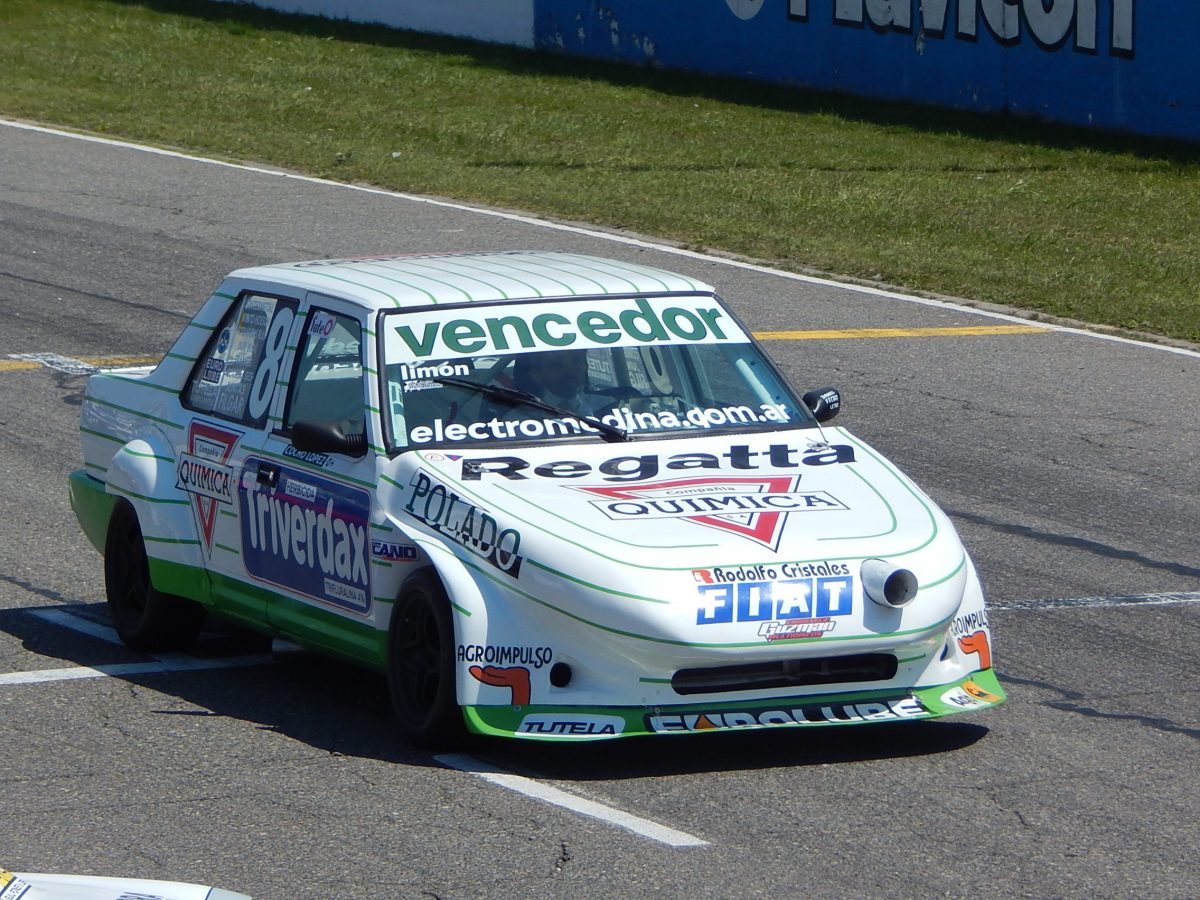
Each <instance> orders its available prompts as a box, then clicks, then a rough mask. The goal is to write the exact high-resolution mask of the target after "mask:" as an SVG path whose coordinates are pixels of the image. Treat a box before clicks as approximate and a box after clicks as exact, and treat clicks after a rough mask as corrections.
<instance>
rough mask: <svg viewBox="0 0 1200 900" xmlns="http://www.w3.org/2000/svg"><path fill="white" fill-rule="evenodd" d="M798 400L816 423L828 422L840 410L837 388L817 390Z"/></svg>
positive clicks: (839, 397) (839, 395)
mask: <svg viewBox="0 0 1200 900" xmlns="http://www.w3.org/2000/svg"><path fill="white" fill-rule="evenodd" d="M800 399H801V400H803V401H804V405H805V406H807V407H808V411H809V412H810V413H812V414H813V418H814V419H816V420H817V421H818V422H828V421H829V420H830V419H832V418H833V417H834V416H836V415H837V414H838V411H839V410H841V408H842V395H841V394H839V393H838V390H837V388H817V389H816V390H815V391H809V392H808V393H807V394H805V395H804V396H803V397H801V398H800Z"/></svg>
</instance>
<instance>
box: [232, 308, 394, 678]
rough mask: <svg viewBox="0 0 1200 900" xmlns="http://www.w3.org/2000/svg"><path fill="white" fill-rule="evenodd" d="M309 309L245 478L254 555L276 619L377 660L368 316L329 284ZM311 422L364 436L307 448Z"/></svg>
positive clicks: (250, 554) (374, 424)
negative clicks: (331, 293)
mask: <svg viewBox="0 0 1200 900" xmlns="http://www.w3.org/2000/svg"><path fill="white" fill-rule="evenodd" d="M301 316H302V321H301V324H300V327H299V330H298V334H297V337H296V342H295V354H294V360H293V361H292V364H291V367H290V374H289V375H288V377H287V378H286V382H285V383H284V384H282V385H281V396H280V397H279V398H278V399H277V403H278V410H277V414H276V415H275V416H273V418H272V422H271V427H268V428H266V429H264V430H263V431H262V432H261V433H260V434H259V435H257V436H256V440H255V446H254V447H253V448H252V452H250V453H248V455H247V458H246V461H245V464H244V475H243V477H242V478H241V480H240V482H239V486H238V491H239V504H238V505H239V514H240V515H241V517H242V525H241V537H242V561H243V564H244V566H245V569H246V573H247V575H248V576H249V577H250V578H251V579H252V580H253V581H254V582H256V583H258V584H261V585H264V586H268V587H269V588H270V590H271V591H272V594H273V596H272V599H271V604H270V607H269V610H268V619H269V621H270V624H271V626H272V628H273V629H275V630H277V631H279V632H281V633H283V634H287V635H289V636H291V637H293V638H294V639H296V640H299V641H301V642H302V643H305V644H307V645H310V646H316V647H319V648H321V649H324V650H327V651H330V652H334V653H337V654H339V655H342V656H347V657H351V658H355V659H360V660H364V661H367V660H369V659H371V658H374V655H375V654H376V653H377V651H378V644H379V641H378V635H379V633H380V632H379V629H378V628H377V627H376V614H377V610H376V608H375V604H374V602H373V597H372V593H371V540H370V519H371V507H372V502H373V497H374V484H375V468H376V454H375V451H374V450H373V449H372V447H373V446H377V445H378V444H379V441H378V440H377V437H376V434H377V431H378V427H379V426H378V416H377V415H374V414H370V415H369V413H371V410H370V409H369V405H368V403H367V397H368V392H367V385H366V383H365V382H364V376H365V373H366V371H367V368H366V366H365V365H364V359H365V358H366V357H365V356H364V353H365V351H366V347H365V340H364V338H365V337H366V335H367V328H366V326H365V320H364V318H363V312H362V311H361V310H360V309H358V308H356V307H354V306H352V305H350V304H347V303H345V302H343V301H339V300H337V299H335V298H331V297H326V296H322V295H315V294H310V295H309V296H308V298H307V299H306V302H305V304H304V306H303V307H302V310H301ZM299 422H309V423H320V424H322V425H325V426H330V425H332V426H336V427H337V428H338V430H339V431H340V432H341V433H342V434H345V435H362V436H363V438H362V440H361V441H356V442H355V447H354V449H353V450H350V449H347V451H346V452H322V453H315V452H309V451H304V450H299V449H297V448H296V446H295V444H293V442H292V431H293V426H294V425H296V424H297V423H299ZM385 626H386V621H385V622H384V627H385Z"/></svg>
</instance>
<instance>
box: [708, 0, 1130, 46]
mask: <svg viewBox="0 0 1200 900" xmlns="http://www.w3.org/2000/svg"><path fill="white" fill-rule="evenodd" d="M734 2H735V0H731V7H732V6H733V4H734ZM830 3H831V4H832V14H833V21H834V22H835V23H836V24H841V25H863V24H868V25H872V26H874V27H875V28H878V29H887V30H895V31H902V32H910V31H916V32H918V33H920V34H923V35H926V36H931V37H946V36H948V32H949V31H950V27H949V24H950V17H951V13H952V12H953V13H954V20H955V24H954V28H953V36H955V37H958V38H961V39H964V40H975V39H976V38H977V36H978V31H979V30H980V29H979V23H980V21H981V20H982V22H983V25H984V28H985V29H986V30H987V31H989V32H991V34H992V35H993V36H994V37H995V38H996V40H998V41H1000V42H1001V43H1003V44H1015V43H1018V42H1019V41H1020V40H1021V37H1022V35H1026V34H1027V35H1029V37H1031V38H1032V39H1033V40H1034V41H1036V42H1037V43H1038V44H1040V45H1042V46H1043V47H1058V46H1059V45H1061V44H1062V43H1063V42H1064V41H1066V39H1067V37H1068V36H1069V35H1070V34H1071V33H1072V32H1073V33H1074V35H1075V49H1077V50H1085V51H1086V50H1096V49H1097V48H1098V47H1099V45H1100V43H1101V41H1102V40H1104V42H1105V43H1106V44H1107V47H1108V50H1109V51H1110V52H1112V53H1114V54H1118V55H1126V56H1132V55H1133V4H1134V0H1048V2H1047V0H812V2H810V0H788V18H789V19H792V20H794V21H801V22H806V21H808V18H809V14H810V10H812V9H817V8H820V7H822V6H827V5H829V4H830ZM1098 6H1099V7H1100V11H1101V12H1110V13H1111V15H1110V16H1109V17H1108V19H1107V21H1108V22H1110V23H1111V26H1110V28H1109V34H1107V35H1101V34H1100V28H1099V26H1098V24H1097V11H1098V10H1097V7H1098ZM1105 7H1107V9H1105ZM743 8H744V4H743ZM734 11H735V12H737V10H736V9H735V10H734Z"/></svg>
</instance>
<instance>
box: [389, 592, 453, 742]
mask: <svg viewBox="0 0 1200 900" xmlns="http://www.w3.org/2000/svg"><path fill="white" fill-rule="evenodd" d="M388 688H389V690H390V691H391V695H392V708H393V709H394V710H395V712H396V718H397V719H399V720H400V727H401V728H402V729H403V731H404V733H405V734H406V735H408V737H409V738H410V739H411V740H412V742H413V743H414V744H416V745H417V746H420V747H451V746H454V745H456V744H459V743H461V742H462V741H463V740H464V739H465V737H466V727H465V726H464V725H463V717H462V710H460V709H459V706H458V696H457V691H456V687H455V679H454V623H453V621H451V618H450V601H449V600H448V599H447V598H446V590H445V588H443V587H442V583H441V582H440V581H439V580H438V578H437V576H436V575H434V574H432V573H431V572H423V573H419V574H417V575H414V576H413V577H412V578H410V579H409V580H408V581H407V582H406V583H405V585H404V588H403V589H402V590H401V592H400V598H399V600H397V601H396V609H395V610H394V611H393V612H392V627H391V638H390V646H389V653H388Z"/></svg>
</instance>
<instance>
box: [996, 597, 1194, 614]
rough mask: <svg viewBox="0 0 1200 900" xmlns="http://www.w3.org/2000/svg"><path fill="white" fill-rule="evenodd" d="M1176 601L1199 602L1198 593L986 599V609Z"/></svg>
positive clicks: (1146, 604) (1074, 607)
mask: <svg viewBox="0 0 1200 900" xmlns="http://www.w3.org/2000/svg"><path fill="white" fill-rule="evenodd" d="M1178 603H1200V593H1180V594H1129V595H1128V596H1125V597H1076V598H1074V599H1058V600H1009V601H1005V600H999V601H991V600H989V601H988V605H987V606H988V609H989V610H995V611H996V612H1004V611H1007V610H1034V611H1038V610H1043V609H1092V608H1098V607H1103V606H1174V605H1175V604H1178Z"/></svg>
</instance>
